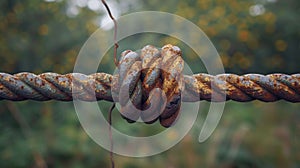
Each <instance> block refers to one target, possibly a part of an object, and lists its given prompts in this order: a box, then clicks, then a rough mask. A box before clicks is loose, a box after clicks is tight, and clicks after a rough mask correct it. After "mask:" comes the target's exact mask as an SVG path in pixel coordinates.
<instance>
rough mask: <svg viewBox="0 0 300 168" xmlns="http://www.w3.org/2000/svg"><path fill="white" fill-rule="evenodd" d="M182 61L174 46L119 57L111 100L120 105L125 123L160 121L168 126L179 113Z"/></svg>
mask: <svg viewBox="0 0 300 168" xmlns="http://www.w3.org/2000/svg"><path fill="white" fill-rule="evenodd" d="M183 67H184V61H183V59H182V57H181V50H180V48H179V47H177V46H173V45H170V44H168V45H165V46H163V47H162V48H161V49H157V48H155V47H154V46H151V45H147V46H145V47H144V48H143V49H142V50H140V51H138V52H134V51H131V50H126V51H124V52H123V53H122V54H121V58H120V61H119V65H118V72H117V74H116V75H115V77H114V80H115V81H113V85H115V87H113V88H115V89H113V94H115V96H113V97H114V98H118V101H119V103H120V105H121V110H120V112H121V115H122V116H123V117H124V118H125V119H126V120H127V121H128V122H135V121H137V120H138V119H139V118H141V119H142V120H143V121H144V122H145V123H148V124H150V123H153V122H155V121H156V120H157V119H159V121H160V123H161V125H163V126H164V127H170V126H171V125H172V124H173V123H174V122H175V121H176V118H177V116H178V114H179V111H180V106H181V92H182V88H183V75H182V71H183Z"/></svg>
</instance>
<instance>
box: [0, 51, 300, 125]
mask: <svg viewBox="0 0 300 168" xmlns="http://www.w3.org/2000/svg"><path fill="white" fill-rule="evenodd" d="M164 48H165V49H164ZM172 53H175V55H176V54H177V55H181V52H180V49H179V50H178V48H176V46H171V45H169V46H168V45H166V46H164V47H163V48H162V50H161V51H158V50H157V49H155V48H154V47H152V46H146V47H144V48H143V49H142V50H141V55H137V54H136V53H135V52H131V51H125V52H123V57H124V58H126V59H121V61H120V65H119V67H118V68H119V74H118V75H115V76H113V75H110V74H105V73H95V74H91V75H85V74H80V73H69V74H65V75H61V74H57V73H43V74H40V75H35V74H33V73H29V72H23V73H18V74H14V75H11V74H7V73H0V100H3V99H6V100H12V101H21V100H28V99H31V100H36V101H47V100H51V99H54V100H59V101H72V100H73V99H78V100H83V101H96V100H106V101H113V100H114V101H119V93H118V94H115V95H116V96H113V95H114V94H113V92H115V91H120V87H121V88H122V87H124V86H128V87H129V89H128V90H129V95H130V99H131V100H132V101H133V99H134V98H137V97H140V98H142V101H143V102H142V103H143V104H142V103H141V102H138V103H136V104H135V102H134V101H133V104H134V105H136V106H139V105H143V106H144V108H145V109H146V108H147V106H148V105H149V104H150V103H154V102H151V97H153V96H154V97H157V96H156V94H158V91H156V92H151V90H153V89H155V88H161V90H162V91H164V92H165V94H166V99H167V101H166V102H167V103H170V106H171V105H173V104H176V103H177V100H178V99H181V100H182V101H184V102H196V101H200V100H207V101H214V102H218V101H224V96H225V95H226V100H234V101H239V102H248V101H252V100H261V101H264V102H274V101H277V100H281V99H283V100H286V101H289V102H300V74H294V75H286V74H270V75H260V74H246V75H241V76H239V75H235V74H220V75H216V76H212V75H209V74H204V73H200V74H195V75H192V76H188V75H180V73H181V70H182V67H180V66H182V60H181V58H180V57H179V56H176V57H173V55H172ZM126 55H127V56H126ZM170 56H172V57H170ZM122 60H123V63H121V62H122ZM128 60H130V61H128ZM132 61H133V62H132ZM169 62H171V63H169ZM134 67H135V68H137V69H139V71H135V68H134ZM165 68H166V71H165ZM145 69H146V70H145ZM160 69H164V70H163V71H161V70H160ZM159 71H160V72H159ZM168 71H169V72H168ZM119 81H122V84H120V82H119ZM224 94H225V95H224ZM212 95H214V96H213V97H212ZM136 100H137V101H140V99H136ZM127 102H128V99H122V101H121V103H122V104H123V105H124V107H125V106H126V103H127ZM152 105H153V104H152ZM173 107H174V108H175V109H176V108H177V107H176V106H173ZM139 108H141V109H143V107H139ZM172 111H174V109H173V110H172ZM175 111H176V110H175ZM145 117H146V118H147V116H145ZM148 117H149V116H148ZM149 122H151V121H149Z"/></svg>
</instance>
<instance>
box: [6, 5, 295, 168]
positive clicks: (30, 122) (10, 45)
mask: <svg viewBox="0 0 300 168" xmlns="http://www.w3.org/2000/svg"><path fill="white" fill-rule="evenodd" d="M108 1H109V0H108ZM75 2H77V1H74V0H60V1H53V2H52V1H49V0H48V1H47V2H46V1H42V0H6V1H1V2H0V9H1V10H0V71H1V72H8V73H12V74H13V73H17V72H21V71H30V72H35V73H41V72H46V71H53V72H57V73H69V72H72V69H73V66H74V63H75V59H76V55H77V54H78V52H79V50H80V48H81V46H82V45H83V44H84V42H85V41H86V40H87V38H88V37H89V36H90V35H91V34H92V33H93V32H94V31H95V30H96V29H97V28H98V25H97V24H95V19H97V18H98V17H99V16H103V15H104V14H106V13H105V12H103V11H102V12H101V11H93V10H91V9H89V8H88V7H87V6H84V5H81V6H80V8H79V7H77V8H78V9H77V8H76V9H77V10H78V11H76V10H75V12H74V9H73V8H72V9H73V15H70V14H68V12H67V11H68V10H69V8H70V3H75ZM78 2H79V1H78ZM81 2H82V1H81ZM116 2H118V3H121V2H122V3H126V1H125V2H124V1H116ZM135 2H136V3H138V4H139V5H137V6H135V7H131V8H128V10H127V12H128V13H130V12H134V11H143V10H159V11H165V12H170V13H174V14H177V15H180V16H182V17H185V18H187V19H189V20H191V21H192V22H193V23H195V24H196V25H198V26H199V27H200V28H201V29H202V30H203V31H204V32H205V33H206V34H207V35H208V37H209V38H210V39H211V40H212V42H213V43H214V45H215V46H216V48H217V50H218V52H219V53H220V56H221V59H222V61H223V64H224V67H225V70H226V72H229V73H237V74H244V73H253V72H255V73H262V74H267V73H273V72H283V73H289V74H290V73H299V72H300V71H299V70H300V66H299V61H300V57H299V56H298V54H297V52H298V51H299V48H300V42H299V39H300V31H299V30H300V20H299V12H300V1H297V0H285V1H279V0H244V1H239V0H230V1H229V0H185V1H184V0H173V1H160V0H151V1H146V0H141V1H135ZM128 3H129V1H128ZM120 10H121V9H120ZM166 43H172V44H176V45H179V47H180V48H182V50H183V52H184V54H183V55H184V59H185V61H186V62H188V63H189V65H190V66H191V67H192V69H193V70H194V71H195V72H200V71H203V69H201V67H202V66H199V65H200V64H201V62H200V61H195V60H194V59H195V55H194V54H193V52H192V51H191V50H190V49H189V48H188V47H187V46H185V45H184V44H182V43H181V42H179V41H178V40H176V39H174V38H172V37H167V36H162V35H156V34H146V35H135V36H132V37H129V38H127V39H124V40H123V41H122V42H120V49H119V53H120V52H121V51H122V50H123V49H132V50H137V49H139V48H141V47H142V46H144V45H146V44H153V45H155V46H162V45H164V44H166ZM133 44H136V45H133ZM186 53H189V54H186ZM111 57H112V53H111V51H110V52H108V54H107V55H106V57H105V59H104V60H103V62H102V64H101V65H100V67H99V70H101V71H105V72H109V73H112V71H113V69H114V65H113V61H112V59H111ZM199 68H200V69H199ZM99 105H100V106H101V108H102V109H103V111H107V109H108V107H109V105H110V103H107V102H100V103H99ZM201 105H202V107H203V108H202V110H201V113H200V116H199V117H198V120H197V124H196V126H195V127H194V129H192V130H191V132H190V134H188V136H187V137H185V138H184V139H183V141H182V142H180V143H179V144H178V145H176V146H175V147H173V148H172V149H170V150H168V151H166V152H164V153H162V154H159V155H157V156H152V157H148V158H140V159H136V158H127V157H122V156H116V158H115V159H116V165H117V167H125V168H135V167H146V168H147V167H149V168H150V167H226V168H227V167H228V168H231V167H232V168H235V167H241V168H242V167H264V168H265V167H294V168H296V167H300V152H299V151H300V143H299V142H300V141H299V140H300V124H299V120H300V113H299V110H300V105H299V104H292V103H288V102H284V101H280V102H277V103H262V102H257V101H255V102H251V103H236V102H228V103H227V104H226V108H225V112H224V115H223V118H222V119H221V123H220V124H219V126H218V127H217V129H216V130H215V132H214V134H213V136H212V137H211V138H210V139H209V140H208V141H206V142H205V143H202V144H200V143H198V142H197V136H198V134H199V130H200V128H201V125H202V123H203V120H204V118H205V115H206V111H207V107H208V106H209V103H206V102H203V103H201ZM0 107H1V108H0V132H1V136H0V167H45V166H48V167H78V168H79V167H109V153H108V152H107V151H106V150H104V149H103V148H101V147H99V146H98V145H97V144H96V143H95V142H93V141H92V140H91V139H90V138H89V137H88V135H87V134H86V133H85V132H84V130H83V129H82V127H81V126H80V123H79V121H78V119H77V116H76V113H75V111H74V109H73V105H72V103H64V102H55V101H50V102H34V101H25V102H9V101H1V102H0ZM105 115H107V114H105ZM113 120H114V121H113V122H114V125H115V126H116V128H118V129H119V130H121V131H123V132H126V133H129V134H134V135H140V136H142V135H145V134H154V133H156V132H158V131H160V130H161V129H162V128H161V127H159V125H157V124H156V125H154V126H153V127H146V126H141V127H140V126H139V125H130V124H128V123H126V122H125V121H124V120H123V119H122V118H121V117H120V116H119V114H118V113H115V114H114V116H113ZM164 141H167V139H165V140H164Z"/></svg>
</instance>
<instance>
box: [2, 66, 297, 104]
mask: <svg viewBox="0 0 300 168" xmlns="http://www.w3.org/2000/svg"><path fill="white" fill-rule="evenodd" d="M113 78H114V77H113V76H112V75H110V74H105V73H95V74H91V75H84V74H79V73H70V74H66V75H61V74H57V73H43V74H40V75H35V74H33V73H29V72H22V73H18V74H15V75H10V74H7V73H0V99H2V100H3V99H6V100H12V101H21V100H28V99H31V100H36V101H47V100H51V99H54V100H59V101H72V100H73V98H74V99H79V100H83V101H95V99H96V100H106V101H112V100H113V99H112V94H111V86H112V80H113ZM72 86H73V88H77V89H78V90H80V89H82V92H78V93H76V92H75V93H73V95H72ZM212 86H214V89H215V90H213V89H211V88H212ZM77 89H76V90H77ZM213 91H215V92H217V93H216V95H219V96H216V97H215V99H214V100H212V99H211V94H212V92H213ZM222 91H223V92H225V93H226V97H227V98H226V100H234V101H239V102H247V101H252V100H256V99H257V100H261V101H264V102H274V101H277V100H281V99H283V100H286V101H289V102H300V74H294V75H286V74H270V75H260V74H247V75H242V76H238V75H235V74H220V75H217V76H212V75H209V74H203V73H200V74H196V75H193V76H186V75H184V92H183V96H182V99H183V101H184V102H196V101H200V100H207V101H222ZM116 101H118V99H116Z"/></svg>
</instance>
